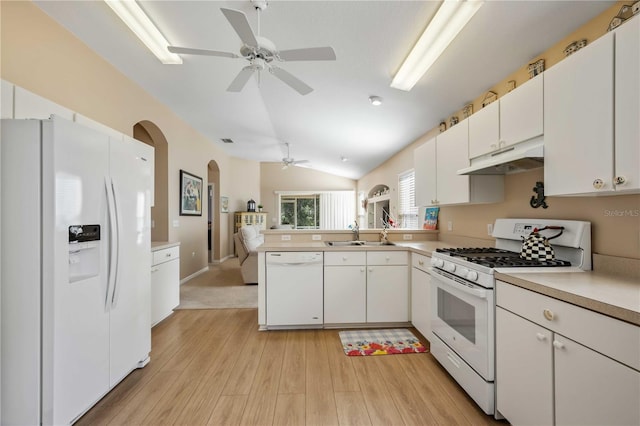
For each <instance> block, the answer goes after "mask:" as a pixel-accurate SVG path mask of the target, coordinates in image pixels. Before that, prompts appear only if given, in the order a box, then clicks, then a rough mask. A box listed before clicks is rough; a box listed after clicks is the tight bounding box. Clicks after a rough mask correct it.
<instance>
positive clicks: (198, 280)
mask: <svg viewBox="0 0 640 426" xmlns="http://www.w3.org/2000/svg"><path fill="white" fill-rule="evenodd" d="M257 307H258V286H257V285H246V284H244V282H243V281H242V275H241V274H240V266H239V264H238V258H232V259H229V260H227V261H225V262H223V263H221V264H217V265H213V264H210V265H209V270H208V271H207V272H205V273H204V274H201V275H198V276H197V277H195V278H193V279H191V280H189V281H187V282H186V283H184V284H182V285H181V286H180V306H178V307H177V308H176V309H230V308H257Z"/></svg>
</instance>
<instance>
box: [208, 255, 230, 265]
mask: <svg viewBox="0 0 640 426" xmlns="http://www.w3.org/2000/svg"><path fill="white" fill-rule="evenodd" d="M234 257H235V256H234V255H232V254H230V255H228V256H225V257H223V258H222V259H220V260H213V261H212V262H210V263H209V264H210V265H219V264H221V263H222V262H226V261H227V260H229V259H232V258H234Z"/></svg>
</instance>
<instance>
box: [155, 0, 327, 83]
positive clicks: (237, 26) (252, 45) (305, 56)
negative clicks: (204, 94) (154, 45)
mask: <svg viewBox="0 0 640 426" xmlns="http://www.w3.org/2000/svg"><path fill="white" fill-rule="evenodd" d="M251 3H253V5H254V7H255V9H256V11H258V22H260V21H259V19H260V15H259V13H260V11H262V10H264V9H265V8H266V7H267V2H266V1H264V0H251ZM220 10H221V11H222V13H223V14H224V16H225V17H226V18H227V20H228V21H229V23H230V24H231V26H232V27H233V29H234V30H235V32H236V33H237V34H238V37H240V40H241V41H242V43H243V44H242V47H241V48H240V55H237V54H235V53H231V52H219V51H216V50H208V49H193V48H189V47H178V46H169V47H168V49H169V51H170V52H173V53H182V54H187V55H204V56H220V57H224V58H244V59H246V60H247V61H249V65H247V66H245V67H244V68H242V70H241V71H240V73H239V74H238V75H237V76H236V78H235V79H234V80H233V81H232V82H231V85H229V87H228V88H227V91H229V92H240V91H241V90H242V89H243V88H244V86H245V85H246V84H247V82H248V81H249V78H251V76H252V75H253V73H255V72H256V71H257V72H260V71H264V70H268V71H269V73H270V74H273V75H274V76H276V77H277V78H278V79H280V80H281V81H282V82H283V83H285V84H287V85H288V86H290V87H291V88H292V89H293V90H295V91H296V92H298V93H300V94H301V95H306V94H309V93H311V92H312V91H313V88H312V87H310V86H309V85H307V84H306V83H305V82H303V81H302V80H300V79H298V78H297V77H295V76H294V75H293V74H291V73H289V72H288V71H285V70H283V69H282V68H279V67H277V66H275V65H274V64H273V62H274V61H276V62H286V61H335V59H336V54H335V52H334V50H333V48H332V47H330V46H327V47H308V48H302V49H289V50H278V49H276V46H275V44H273V42H271V41H270V40H268V39H266V38H264V37H260V36H256V35H255V34H254V32H253V30H252V29H251V25H249V21H248V20H247V15H245V14H244V12H241V11H239V10H234V9H225V8H221V9H220ZM259 26H260V24H259V23H258V28H259Z"/></svg>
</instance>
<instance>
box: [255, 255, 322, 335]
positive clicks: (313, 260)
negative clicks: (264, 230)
mask: <svg viewBox="0 0 640 426" xmlns="http://www.w3.org/2000/svg"><path fill="white" fill-rule="evenodd" d="M266 257H267V259H266V264H267V277H266V278H267V279H266V293H267V303H266V305H267V306H266V310H267V326H284V327H286V326H304V325H322V322H323V319H322V314H323V255H322V252H308V251H306V252H267V253H266Z"/></svg>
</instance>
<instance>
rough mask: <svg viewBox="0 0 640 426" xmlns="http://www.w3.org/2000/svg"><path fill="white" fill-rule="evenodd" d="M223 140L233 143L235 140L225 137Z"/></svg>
mask: <svg viewBox="0 0 640 426" xmlns="http://www.w3.org/2000/svg"><path fill="white" fill-rule="evenodd" d="M222 142H224V143H233V140H231V139H229V138H223V139H222Z"/></svg>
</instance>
